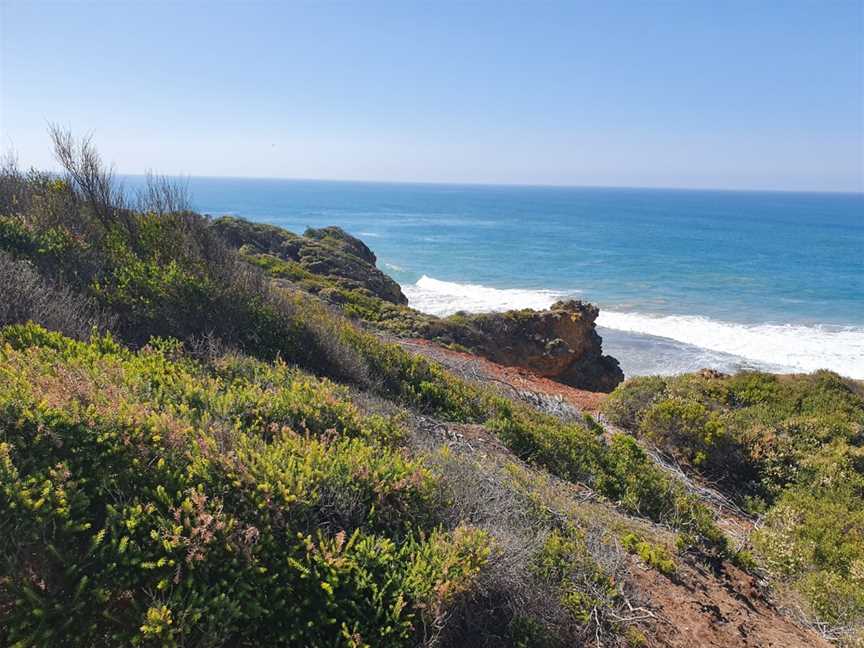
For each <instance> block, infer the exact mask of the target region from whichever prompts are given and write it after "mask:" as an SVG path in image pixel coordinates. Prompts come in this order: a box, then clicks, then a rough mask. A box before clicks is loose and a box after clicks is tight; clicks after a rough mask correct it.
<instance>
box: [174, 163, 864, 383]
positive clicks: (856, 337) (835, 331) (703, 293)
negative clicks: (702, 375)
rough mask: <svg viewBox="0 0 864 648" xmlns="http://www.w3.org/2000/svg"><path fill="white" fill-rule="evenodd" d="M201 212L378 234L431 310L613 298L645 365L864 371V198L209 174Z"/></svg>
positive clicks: (383, 257)
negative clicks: (375, 181) (567, 299)
mask: <svg viewBox="0 0 864 648" xmlns="http://www.w3.org/2000/svg"><path fill="white" fill-rule="evenodd" d="M190 189H191V191H192V194H193V197H194V203H195V206H196V208H197V209H198V210H199V211H202V212H205V213H210V214H213V215H221V214H235V215H240V216H244V217H246V218H249V219H252V220H257V221H263V222H269V223H273V224H276V225H279V226H282V227H286V228H288V229H290V230H293V231H298V232H301V231H302V230H303V229H304V228H305V227H307V226H312V227H317V226H322V225H339V226H341V227H343V228H344V229H346V230H347V231H348V232H350V233H352V234H355V235H357V236H359V237H360V238H362V239H363V240H364V241H365V242H366V243H367V244H368V245H369V246H370V247H371V248H372V249H373V250H374V251H375V253H376V254H377V255H378V259H379V266H380V267H381V268H382V269H383V270H385V271H386V272H388V273H389V274H391V275H392V276H393V277H394V278H395V279H396V280H397V281H399V283H400V284H402V286H403V288H404V290H405V292H406V294H407V295H408V297H409V299H410V300H411V303H412V305H414V306H415V307H417V308H419V309H421V310H425V311H428V312H432V313H437V314H447V313H450V312H454V311H455V310H458V309H464V310H493V309H499V308H506V307H520V306H533V307H543V306H546V305H548V304H550V303H551V302H552V301H554V300H555V299H557V298H560V297H565V296H572V297H576V298H579V299H584V300H587V301H591V302H594V303H596V304H598V305H599V306H600V307H601V317H600V320H599V324H600V325H601V327H602V328H601V334H603V336H604V341H605V343H604V346H605V348H606V349H607V350H608V352H610V353H612V354H613V355H616V357H619V359H620V360H621V361H622V366H623V368H624V370H625V372H626V373H628V374H631V375H632V374H640V373H654V372H662V373H669V372H675V371H681V370H687V369H695V368H699V367H702V366H714V367H717V368H720V369H727V370H730V369H737V368H742V367H764V368H772V369H777V370H793V369H796V370H812V369H816V368H819V367H827V368H831V369H835V370H837V371H841V372H842V373H845V374H847V375H852V376H855V377H859V378H864V195H862V194H815V193H783V192H731V191H729V192H727V191H690V190H655V189H604V188H553V187H503V186H455V185H452V186H451V185H423V184H378V183H352V182H323V181H320V182H319V181H289V180H251V179H225V178H218V179H217V178H192V179H191V180H190Z"/></svg>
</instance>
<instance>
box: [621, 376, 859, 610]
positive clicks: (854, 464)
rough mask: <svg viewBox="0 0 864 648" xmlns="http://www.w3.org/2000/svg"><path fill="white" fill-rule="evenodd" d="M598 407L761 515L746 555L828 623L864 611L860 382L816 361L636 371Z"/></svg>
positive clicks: (750, 510) (749, 509) (746, 507)
mask: <svg viewBox="0 0 864 648" xmlns="http://www.w3.org/2000/svg"><path fill="white" fill-rule="evenodd" d="M605 412H606V415H607V416H608V417H609V418H610V419H611V420H612V421H613V422H614V423H617V424H618V425H621V426H622V427H624V428H626V429H629V430H632V431H633V432H634V434H636V435H637V436H638V437H639V438H641V439H643V440H644V441H646V442H648V443H650V444H653V445H656V446H657V447H658V448H660V449H661V450H662V451H663V452H665V453H666V454H668V455H669V456H671V457H673V458H674V459H676V460H677V461H679V462H680V463H682V464H684V465H685V466H687V467H688V468H689V469H690V470H694V471H698V472H699V473H700V474H702V475H703V476H704V477H705V478H706V479H709V480H711V481H714V482H716V483H718V484H719V485H720V486H721V488H722V489H723V490H724V491H726V492H727V493H729V494H730V495H731V496H732V497H734V498H735V499H736V500H737V501H738V502H739V503H740V505H741V506H743V507H744V508H745V509H746V510H748V511H749V512H751V513H753V514H757V515H759V516H760V521H761V524H760V526H759V528H758V529H757V530H756V531H755V533H754V534H753V536H752V543H753V547H754V550H755V552H756V557H757V559H758V560H759V561H760V563H761V564H762V565H763V566H764V568H765V569H766V570H768V572H769V573H771V574H772V575H774V576H778V577H779V578H780V579H781V580H782V581H783V582H784V583H786V584H787V585H788V587H790V588H791V589H792V590H793V591H794V592H796V593H798V594H799V595H800V596H801V597H802V598H803V602H802V605H803V606H804V607H805V608H806V609H807V610H808V612H809V613H810V614H811V615H813V616H815V617H817V618H820V619H822V620H823V621H825V622H827V623H829V624H831V625H833V626H840V627H843V626H859V625H860V624H861V622H862V619H864V389H862V387H861V385H860V384H858V383H855V382H853V381H851V380H844V379H843V378H841V377H840V376H838V375H836V374H834V373H831V372H828V371H819V372H816V373H814V374H811V375H808V376H775V375H771V374H764V373H756V372H744V373H740V374H737V375H735V376H718V375H712V374H711V373H707V372H706V373H705V374H703V375H685V376H680V377H675V378H660V377H650V378H635V379H632V380H630V381H628V382H627V383H625V384H624V385H623V386H621V387H619V388H618V389H617V390H616V391H615V392H614V393H613V394H612V396H611V398H610V399H609V400H608V401H607V402H606V404H605Z"/></svg>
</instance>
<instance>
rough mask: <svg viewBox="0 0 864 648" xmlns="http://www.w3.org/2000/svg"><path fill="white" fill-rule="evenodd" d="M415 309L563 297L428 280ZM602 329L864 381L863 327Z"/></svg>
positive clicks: (684, 323) (609, 316)
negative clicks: (823, 371) (833, 373)
mask: <svg viewBox="0 0 864 648" xmlns="http://www.w3.org/2000/svg"><path fill="white" fill-rule="evenodd" d="M403 291H404V292H405V295H406V296H407V297H408V300H409V302H410V304H411V305H412V306H413V307H414V308H416V309H418V310H420V311H423V312H426V313H431V314H433V315H442V316H443V315H450V314H452V313H455V312H456V311H460V310H461V311H468V312H489V311H502V310H509V309H514V308H536V309H542V308H548V307H549V306H550V305H551V304H552V303H554V302H555V301H556V300H558V299H561V298H562V297H564V296H565V294H564V293H561V292H556V291H551V290H524V289H515V288H507V289H498V288H490V287H488V286H482V285H479V284H462V283H455V282H450V281H440V280H438V279H433V278H431V277H427V276H425V275H424V276H423V277H422V278H421V279H420V280H419V281H418V282H417V283H416V284H413V285H409V286H404V287H403ZM597 324H598V326H602V327H605V328H609V329H615V330H619V331H628V332H631V333H638V334H642V335H651V336H655V337H662V338H668V339H671V340H675V341H677V342H680V343H683V344H689V345H693V346H696V347H700V348H702V349H706V350H709V351H712V352H717V353H725V354H731V355H734V356H738V357H740V358H744V359H746V360H749V361H751V362H754V363H759V364H762V365H765V366H770V367H774V368H777V367H781V368H784V369H787V370H794V371H814V370H816V369H822V368H826V369H831V370H833V371H837V372H838V373H840V374H843V375H845V376H849V377H851V378H864V328H861V327H845V328H843V327H829V326H804V325H792V324H785V325H777V324H738V323H735V322H725V321H720V320H714V319H710V318H707V317H701V316H696V315H647V314H643V313H635V312H617V311H613V310H601V311H600V317H599V318H598V320H597Z"/></svg>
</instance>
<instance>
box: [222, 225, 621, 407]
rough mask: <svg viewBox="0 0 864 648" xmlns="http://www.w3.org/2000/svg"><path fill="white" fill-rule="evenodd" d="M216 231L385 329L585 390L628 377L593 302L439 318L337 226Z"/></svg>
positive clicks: (290, 279)
mask: <svg viewBox="0 0 864 648" xmlns="http://www.w3.org/2000/svg"><path fill="white" fill-rule="evenodd" d="M212 226H213V228H214V229H215V230H216V231H217V232H218V233H219V235H220V236H221V237H222V238H223V239H224V240H225V241H226V242H228V243H229V244H230V245H231V246H233V247H235V248H237V249H238V250H239V251H240V253H241V254H242V255H244V256H245V257H246V258H248V259H250V260H251V261H253V262H256V263H257V264H258V265H259V266H260V267H262V268H263V269H264V270H265V271H267V272H268V273H269V274H270V275H271V276H273V277H274V279H276V280H277V281H282V282H283V285H286V284H287V285H293V286H296V287H298V288H299V289H302V290H305V291H307V292H309V293H311V294H314V295H317V296H318V297H320V298H322V299H324V300H325V301H327V302H328V303H330V304H332V305H334V306H336V307H338V308H340V309H341V310H343V312H345V313H346V314H347V315H349V316H352V317H355V318H356V319H359V320H361V321H363V322H364V323H366V324H367V325H368V326H370V327H372V328H374V329H378V330H381V331H382V332H386V333H396V334H397V335H399V336H400V337H417V338H423V339H428V340H433V341H437V342H440V343H442V344H446V345H451V346H454V347H457V348H462V349H467V350H469V351H471V352H472V353H476V354H478V355H482V356H484V357H486V358H489V359H490V360H493V361H494V362H497V363H500V364H504V365H509V366H515V367H523V368H526V369H529V370H531V371H533V372H535V373H537V374H538V375H540V376H543V377H547V378H552V379H554V380H556V381H559V382H561V383H564V384H566V385H570V386H573V387H577V388H580V389H587V390H591V391H600V392H610V391H612V390H613V389H614V388H615V387H616V386H617V385H618V384H619V383H621V382H622V381H623V380H624V374H623V372H622V371H621V368H620V367H619V364H618V361H617V360H616V359H615V358H613V357H611V356H608V355H604V354H603V350H602V339H601V337H600V335H598V333H597V331H596V326H595V321H596V319H597V315H598V312H599V311H598V309H597V307H596V306H594V305H592V304H587V303H583V302H581V301H560V302H557V303H555V304H553V305H552V306H551V308H549V309H547V310H541V311H535V310H530V309H526V310H518V311H507V312H503V313H480V314H468V313H457V314H456V315H453V316H451V317H447V318H438V317H435V316H433V315H428V314H425V313H420V312H418V311H416V310H414V309H411V308H409V307H408V306H407V303H408V300H407V298H406V297H405V295H404V294H403V293H402V290H401V289H400V287H399V285H398V284H397V283H396V282H395V281H393V280H392V279H391V278H390V277H388V276H387V275H386V274H384V273H383V272H381V270H379V269H378V268H377V267H376V266H375V263H376V257H375V255H374V253H373V252H372V251H371V250H370V249H369V248H368V247H367V246H366V245H365V244H364V243H363V242H362V241H360V240H359V239H357V238H355V237H353V236H351V235H350V234H348V233H346V232H345V231H343V230H342V229H340V228H338V227H325V228H322V229H317V230H316V229H308V230H306V232H305V233H304V234H303V236H299V235H297V234H293V233H291V232H288V231H286V230H284V229H281V228H278V227H275V226H272V225H263V224H259V223H251V222H249V221H245V220H242V219H238V218H233V217H224V218H220V219H217V220H215V221H214V222H213V225H212Z"/></svg>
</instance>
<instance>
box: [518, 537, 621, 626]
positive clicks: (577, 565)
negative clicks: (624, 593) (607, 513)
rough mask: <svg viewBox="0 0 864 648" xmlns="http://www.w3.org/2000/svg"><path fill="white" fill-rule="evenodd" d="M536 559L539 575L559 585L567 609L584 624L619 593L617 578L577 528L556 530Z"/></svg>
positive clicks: (609, 604)
mask: <svg viewBox="0 0 864 648" xmlns="http://www.w3.org/2000/svg"><path fill="white" fill-rule="evenodd" d="M535 560H536V564H535V571H536V573H537V574H538V576H540V577H541V578H543V579H544V580H546V581H548V582H550V583H553V584H555V585H558V586H559V587H560V590H561V602H562V604H563V605H564V607H565V609H567V610H568V611H569V612H570V614H572V615H573V617H574V618H575V619H576V620H577V621H578V622H579V623H581V624H583V625H584V624H587V623H588V622H589V621H590V620H591V616H592V614H593V613H594V611H595V609H597V608H600V609H603V608H606V607H608V606H611V605H612V604H614V602H615V601H616V600H617V599H618V598H619V596H620V594H619V592H618V590H617V587H616V585H615V581H614V579H613V578H612V577H611V575H610V574H607V573H606V572H604V571H603V569H602V568H601V567H600V566H599V565H598V564H597V562H596V561H595V560H594V558H593V557H592V556H591V554H590V553H589V552H588V548H587V546H586V544H585V537H584V533H583V532H582V531H580V530H579V529H576V528H575V527H568V528H567V529H565V530H563V531H553V532H552V533H551V534H550V535H549V537H548V538H547V539H546V542H545V543H544V545H543V547H542V549H541V550H540V552H539V554H538V555H537V558H536V559H535Z"/></svg>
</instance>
